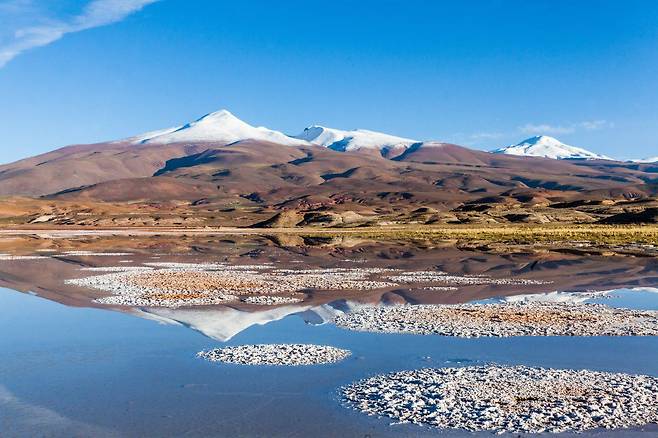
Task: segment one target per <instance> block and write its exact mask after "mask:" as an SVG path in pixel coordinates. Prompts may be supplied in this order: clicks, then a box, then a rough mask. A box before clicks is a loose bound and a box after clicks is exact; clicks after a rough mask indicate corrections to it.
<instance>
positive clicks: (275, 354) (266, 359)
mask: <svg viewBox="0 0 658 438" xmlns="http://www.w3.org/2000/svg"><path fill="white" fill-rule="evenodd" d="M350 354H351V353H350V351H349V350H343V349H340V348H336V347H330V346H325V345H313V344H257V345H240V346H237V347H225V348H215V349H213V350H208V351H202V352H200V353H198V354H197V356H198V357H201V358H204V359H207V360H209V361H211V362H226V363H235V364H242V365H288V366H297V365H317V364H325V363H333V362H339V361H341V360H343V359H345V358H346V357H348V356H349V355H350Z"/></svg>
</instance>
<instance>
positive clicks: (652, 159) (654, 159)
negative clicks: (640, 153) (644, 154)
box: [631, 157, 658, 163]
mask: <svg viewBox="0 0 658 438" xmlns="http://www.w3.org/2000/svg"><path fill="white" fill-rule="evenodd" d="M631 162H632V163H658V157H650V158H644V159H642V160H631Z"/></svg>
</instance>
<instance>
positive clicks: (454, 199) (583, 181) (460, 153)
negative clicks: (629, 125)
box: [53, 141, 652, 207]
mask: <svg viewBox="0 0 658 438" xmlns="http://www.w3.org/2000/svg"><path fill="white" fill-rule="evenodd" d="M212 146H213V145H204V146H196V148H197V149H198V148H203V147H206V148H209V147H210V148H209V149H207V150H204V151H203V152H200V153H193V154H190V155H187V156H183V157H177V158H172V159H170V160H168V161H167V162H166V163H163V164H162V166H161V168H160V169H157V170H155V171H153V172H152V174H155V175H156V176H155V177H153V178H150V179H149V180H153V181H152V182H151V183H150V184H151V187H153V196H156V195H155V194H156V193H159V195H158V196H165V197H166V196H171V197H173V198H172V199H189V200H195V199H200V198H213V197H214V198H217V199H226V198H231V197H242V198H244V199H248V200H250V201H253V202H255V203H257V204H261V205H269V206H275V205H280V204H282V203H287V202H290V201H292V200H294V199H300V198H304V197H308V196H312V197H315V198H316V199H319V198H322V199H324V200H325V201H326V200H329V203H332V204H334V203H356V204H361V205H371V206H377V205H383V204H388V205H390V204H396V203H401V204H405V203H409V204H418V203H420V204H426V203H439V204H443V205H447V206H452V207H454V206H456V205H458V204H460V203H464V202H472V201H474V200H478V199H480V198H487V197H492V196H493V197H498V198H497V200H496V201H494V202H498V203H500V202H503V201H504V199H505V198H510V200H513V201H514V202H535V203H539V202H547V199H549V198H551V199H552V198H560V197H562V198H567V199H568V198H574V197H577V196H582V194H583V193H599V192H605V193H613V192H616V193H618V194H620V195H622V196H623V194H624V192H625V190H626V188H630V187H637V186H638V185H642V184H644V182H645V181H647V180H649V179H651V177H652V175H651V174H650V173H648V172H645V171H643V169H639V168H638V169H629V168H627V167H623V166H622V167H620V168H619V171H618V173H617V171H616V169H617V168H615V167H602V165H601V164H599V163H595V162H593V163H588V162H573V161H558V160H550V159H542V158H537V159H533V158H523V157H515V156H506V155H493V154H489V153H486V152H481V151H474V150H470V149H467V148H463V147H460V146H456V145H448V144H442V145H440V146H436V147H435V146H428V147H427V148H426V150H424V148H423V147H419V148H414V150H411V151H410V152H409V153H407V154H406V155H405V154H403V155H401V156H398V159H395V160H389V159H385V158H383V157H380V156H376V155H373V154H361V153H356V152H355V153H351V152H336V151H333V150H329V149H325V148H321V147H316V146H295V147H293V146H284V145H279V144H274V143H267V142H256V141H241V142H237V143H233V144H230V145H225V146H217V147H212ZM159 147H162V146H159ZM184 147H185V146H183V145H173V146H168V149H167V151H168V152H169V153H175V152H178V151H181V150H183V149H184ZM131 151H132V153H133V154H134V156H137V155H138V154H139V153H141V152H142V149H133V150H131ZM144 151H145V152H148V153H149V154H150V153H152V147H151V148H146V149H145V150H144ZM135 159H136V158H135ZM417 160H421V161H420V162H419V161H417ZM151 164H152V166H151V167H149V168H148V169H144V170H143V171H144V172H147V171H148V172H150V171H151V170H153V168H154V164H156V163H151ZM78 165H80V163H78ZM163 177H167V179H166V180H163V179H162V178H163ZM174 180H175V181H177V182H178V184H180V191H181V194H180V195H177V194H176V191H177V189H176V188H175V184H174V183H173V181H174ZM160 181H162V182H160ZM165 181H166V183H165ZM133 184H134V187H133V186H132V185H133ZM140 184H144V183H143V181H142V180H132V179H122V180H121V181H109V182H106V183H104V184H102V185H100V186H99V185H97V186H92V187H83V188H81V189H79V190H75V191H67V192H65V193H58V194H56V195H53V198H55V199H57V198H61V199H74V198H75V197H80V199H93V200H97V201H110V200H111V201H116V200H125V201H136V200H143V199H145V197H144V196H145V195H147V196H148V194H149V193H148V189H145V188H142V187H138V186H139V185H140ZM195 184H196V185H197V186H196V187H198V189H197V192H195V191H194V190H191V191H190V190H189V188H190V187H194V185H195ZM145 187H146V186H145ZM156 187H157V188H156ZM576 194H579V195H576ZM176 196H178V197H177V198H176ZM537 196H539V198H538V200H537V199H535V198H536V197H537ZM192 198H195V199H192ZM325 203H326V202H325Z"/></svg>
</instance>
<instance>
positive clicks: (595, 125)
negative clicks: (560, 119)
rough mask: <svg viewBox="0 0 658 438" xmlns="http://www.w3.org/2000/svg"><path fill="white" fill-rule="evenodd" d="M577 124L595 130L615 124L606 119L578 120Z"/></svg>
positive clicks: (611, 126)
mask: <svg viewBox="0 0 658 438" xmlns="http://www.w3.org/2000/svg"><path fill="white" fill-rule="evenodd" d="M578 126H579V127H581V128H583V129H585V130H587V131H596V130H597V129H604V128H614V126H615V125H614V124H613V123H612V122H608V121H607V120H588V121H585V122H580V123H579V124H578Z"/></svg>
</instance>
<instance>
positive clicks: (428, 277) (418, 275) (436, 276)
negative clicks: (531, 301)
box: [388, 271, 552, 286]
mask: <svg viewBox="0 0 658 438" xmlns="http://www.w3.org/2000/svg"><path fill="white" fill-rule="evenodd" d="M388 279H389V280H390V281H394V282H396V283H444V284H451V285H462V286H470V285H481V284H504V285H542V284H551V283H552V281H543V280H529V279H525V278H492V277H486V276H482V275H453V274H448V273H447V272H442V271H409V272H401V273H399V274H396V275H391V276H389V277H388Z"/></svg>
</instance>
